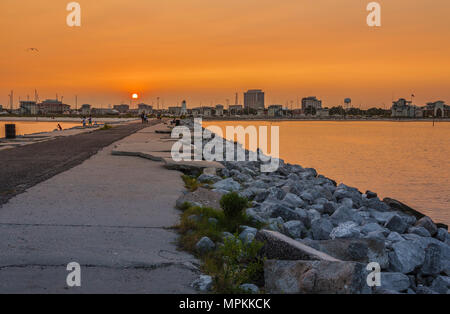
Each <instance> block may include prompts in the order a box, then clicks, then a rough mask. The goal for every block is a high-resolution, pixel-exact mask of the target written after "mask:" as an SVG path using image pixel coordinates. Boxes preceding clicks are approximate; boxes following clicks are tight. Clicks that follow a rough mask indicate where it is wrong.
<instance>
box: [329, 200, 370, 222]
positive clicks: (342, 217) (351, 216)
mask: <svg viewBox="0 0 450 314" xmlns="http://www.w3.org/2000/svg"><path fill="white" fill-rule="evenodd" d="M347 221H353V222H354V223H355V224H356V225H359V224H361V223H362V222H363V221H364V219H363V218H362V217H361V215H360V214H359V213H358V212H356V211H354V210H353V209H351V208H349V207H346V206H344V205H342V206H339V208H338V209H337V210H336V211H335V212H334V213H333V215H331V222H333V224H334V225H339V224H341V223H343V222H347Z"/></svg>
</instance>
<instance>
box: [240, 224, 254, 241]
mask: <svg viewBox="0 0 450 314" xmlns="http://www.w3.org/2000/svg"><path fill="white" fill-rule="evenodd" d="M256 232H258V230H257V229H255V228H252V227H247V226H244V230H243V231H242V232H241V233H240V234H239V239H240V240H241V241H242V242H243V243H245V244H249V243H251V242H253V239H254V238H255V235H256Z"/></svg>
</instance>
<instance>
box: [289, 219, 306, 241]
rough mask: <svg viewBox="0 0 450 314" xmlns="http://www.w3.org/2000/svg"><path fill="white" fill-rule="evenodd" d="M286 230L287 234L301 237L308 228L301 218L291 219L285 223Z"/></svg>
mask: <svg viewBox="0 0 450 314" xmlns="http://www.w3.org/2000/svg"><path fill="white" fill-rule="evenodd" d="M283 226H284V231H285V232H286V235H288V236H290V237H291V238H293V239H296V238H301V237H302V235H304V234H305V233H306V228H305V225H304V224H303V222H301V221H299V220H291V221H288V222H286V223H284V225H283Z"/></svg>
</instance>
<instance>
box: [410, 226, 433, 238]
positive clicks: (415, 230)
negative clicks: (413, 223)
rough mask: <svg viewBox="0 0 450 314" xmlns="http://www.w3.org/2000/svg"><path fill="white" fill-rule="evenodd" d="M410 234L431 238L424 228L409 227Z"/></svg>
mask: <svg viewBox="0 0 450 314" xmlns="http://www.w3.org/2000/svg"><path fill="white" fill-rule="evenodd" d="M408 233H412V234H417V235H419V236H421V237H431V234H430V233H429V232H428V230H427V229H425V228H424V227H409V228H408Z"/></svg>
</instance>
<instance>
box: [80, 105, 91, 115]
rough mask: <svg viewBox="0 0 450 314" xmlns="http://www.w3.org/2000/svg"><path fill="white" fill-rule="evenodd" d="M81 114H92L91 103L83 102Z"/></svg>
mask: <svg viewBox="0 0 450 314" xmlns="http://www.w3.org/2000/svg"><path fill="white" fill-rule="evenodd" d="M81 114H82V115H90V114H91V105H89V104H83V105H82V106H81Z"/></svg>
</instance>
